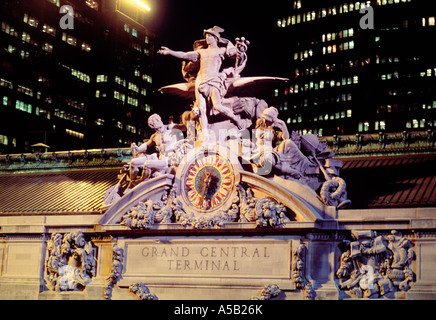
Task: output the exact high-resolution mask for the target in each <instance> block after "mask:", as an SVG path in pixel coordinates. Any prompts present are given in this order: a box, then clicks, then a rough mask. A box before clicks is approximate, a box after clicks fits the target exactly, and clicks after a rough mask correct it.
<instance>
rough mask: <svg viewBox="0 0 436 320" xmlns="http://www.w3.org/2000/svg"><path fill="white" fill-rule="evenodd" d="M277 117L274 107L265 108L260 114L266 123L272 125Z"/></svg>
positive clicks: (277, 113)
mask: <svg viewBox="0 0 436 320" xmlns="http://www.w3.org/2000/svg"><path fill="white" fill-rule="evenodd" d="M278 115H279V111H278V110H277V109H276V108H274V107H269V108H266V109H265V110H264V111H263V112H262V118H263V119H265V120H266V121H267V122H270V123H273V122H274V121H276V120H277V117H278Z"/></svg>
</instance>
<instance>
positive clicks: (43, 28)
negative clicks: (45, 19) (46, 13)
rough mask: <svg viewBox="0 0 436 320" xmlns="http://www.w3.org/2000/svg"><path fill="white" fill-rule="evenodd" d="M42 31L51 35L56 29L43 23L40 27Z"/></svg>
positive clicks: (54, 34) (53, 34)
mask: <svg viewBox="0 0 436 320" xmlns="http://www.w3.org/2000/svg"><path fill="white" fill-rule="evenodd" d="M42 32H45V33H47V34H49V35H51V36H53V37H54V36H56V29H55V28H53V27H50V26H49V25H48V24H44V26H43V27H42Z"/></svg>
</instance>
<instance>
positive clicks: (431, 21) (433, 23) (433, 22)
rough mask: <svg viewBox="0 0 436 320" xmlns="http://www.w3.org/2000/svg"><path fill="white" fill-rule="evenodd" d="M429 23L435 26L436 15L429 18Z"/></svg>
mask: <svg viewBox="0 0 436 320" xmlns="http://www.w3.org/2000/svg"><path fill="white" fill-rule="evenodd" d="M428 25H429V26H434V25H435V17H430V18H428Z"/></svg>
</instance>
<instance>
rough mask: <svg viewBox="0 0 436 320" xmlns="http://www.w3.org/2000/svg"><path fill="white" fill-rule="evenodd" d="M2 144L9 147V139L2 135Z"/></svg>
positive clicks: (0, 142) (0, 141) (0, 137)
mask: <svg viewBox="0 0 436 320" xmlns="http://www.w3.org/2000/svg"><path fill="white" fill-rule="evenodd" d="M0 144H3V145H5V146H7V145H8V137H7V136H4V135H2V134H0Z"/></svg>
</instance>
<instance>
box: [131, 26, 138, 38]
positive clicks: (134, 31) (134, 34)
mask: <svg viewBox="0 0 436 320" xmlns="http://www.w3.org/2000/svg"><path fill="white" fill-rule="evenodd" d="M132 36H134V37H136V38H137V37H138V31H136V29H133V28H132Z"/></svg>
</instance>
